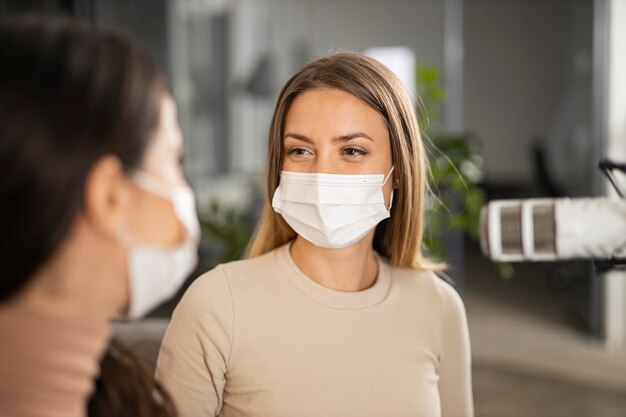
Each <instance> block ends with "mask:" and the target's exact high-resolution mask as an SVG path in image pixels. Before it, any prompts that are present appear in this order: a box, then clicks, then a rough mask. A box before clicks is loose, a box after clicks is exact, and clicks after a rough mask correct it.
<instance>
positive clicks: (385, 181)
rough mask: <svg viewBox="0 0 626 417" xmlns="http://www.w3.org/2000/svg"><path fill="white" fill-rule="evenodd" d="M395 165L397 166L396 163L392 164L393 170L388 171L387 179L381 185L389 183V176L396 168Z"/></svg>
mask: <svg viewBox="0 0 626 417" xmlns="http://www.w3.org/2000/svg"><path fill="white" fill-rule="evenodd" d="M395 167H396V166H395V165H392V166H391V170H390V171H389V173H388V174H387V176H386V177H385V180H384V181H383V183H382V185H381V187H382V186H383V185H385V184H386V183H387V180H388V179H389V177H390V176H391V173H392V172H393V170H394V169H395Z"/></svg>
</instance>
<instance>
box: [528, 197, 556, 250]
mask: <svg viewBox="0 0 626 417" xmlns="http://www.w3.org/2000/svg"><path fill="white" fill-rule="evenodd" d="M555 228H556V225H555V222H554V204H553V203H546V204H537V205H536V206H534V207H533V235H534V247H535V253H536V254H538V255H554V254H556V244H555V241H554V238H555V236H556V230H555Z"/></svg>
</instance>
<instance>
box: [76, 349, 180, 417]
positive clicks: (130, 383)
mask: <svg viewBox="0 0 626 417" xmlns="http://www.w3.org/2000/svg"><path fill="white" fill-rule="evenodd" d="M100 368H101V373H100V376H99V377H98V379H97V380H96V390H95V392H94V394H93V395H92V397H91V399H90V400H89V403H88V406H87V414H88V415H89V417H109V416H115V417H173V416H175V415H176V410H175V409H174V405H173V402H172V399H171V398H170V396H169V395H168V394H167V392H166V391H165V390H164V389H163V387H162V386H161V385H160V384H159V383H158V382H156V381H155V379H154V377H153V376H152V374H150V373H149V372H148V369H147V368H146V367H145V365H144V364H143V363H142V362H141V361H140V360H139V359H138V358H137V357H136V356H135V355H134V354H133V352H131V351H130V350H129V349H127V348H126V347H124V345H122V344H121V343H120V342H119V341H117V340H115V339H113V340H112V341H111V344H110V346H109V350H108V351H107V353H106V354H105V356H104V358H103V359H102V361H101V365H100ZM147 399H149V400H147Z"/></svg>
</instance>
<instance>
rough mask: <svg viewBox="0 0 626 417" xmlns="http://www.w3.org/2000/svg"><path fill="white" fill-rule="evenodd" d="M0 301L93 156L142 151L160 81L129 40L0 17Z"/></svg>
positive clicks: (36, 261)
mask: <svg viewBox="0 0 626 417" xmlns="http://www.w3.org/2000/svg"><path fill="white" fill-rule="evenodd" d="M0 63H1V64H0V268H1V269H2V278H1V279H0V302H2V301H4V300H7V299H8V298H10V297H12V296H13V295H15V294H16V293H17V292H18V291H19V290H20V289H22V288H23V287H25V286H26V284H27V283H28V281H29V279H30V278H31V277H32V276H33V275H34V274H35V273H36V271H37V270H38V269H39V268H41V267H42V266H43V265H44V263H45V262H46V261H47V260H48V259H50V258H51V257H52V256H53V255H54V253H55V250H56V249H57V248H58V247H59V246H60V244H61V242H62V241H63V239H64V238H65V236H66V234H67V232H68V230H69V228H70V226H71V224H72V223H73V221H74V219H75V217H76V215H77V213H78V212H79V210H81V205H82V202H83V189H84V185H85V180H86V178H87V176H88V174H89V172H90V170H91V168H92V167H93V166H94V165H95V163H96V162H97V161H98V160H99V159H101V158H102V157H103V156H106V155H116V156H117V157H118V158H119V159H120V160H121V163H122V164H123V166H124V169H125V170H126V171H132V170H133V169H136V168H139V167H140V166H141V165H142V158H143V155H144V153H145V151H146V148H147V145H148V143H149V141H150V138H151V137H152V135H153V132H154V131H155V129H156V127H157V125H158V119H159V111H160V103H161V100H162V96H163V94H164V93H165V92H168V91H169V90H168V87H167V85H166V82H165V79H164V77H163V76H162V74H161V73H160V71H159V70H158V68H157V67H156V65H155V64H154V63H153V61H152V59H151V58H150V57H149V56H148V55H147V54H146V53H145V52H143V51H142V50H141V49H140V48H138V47H137V46H136V45H134V44H133V43H132V42H130V41H129V40H127V39H125V38H123V37H121V36H119V35H116V34H114V33H110V32H100V31H97V30H95V29H93V28H92V27H90V26H89V25H87V24H85V23H79V22H76V21H71V20H67V19H62V18H50V17H48V18H41V17H33V16H29V17H15V16H13V17H5V18H4V19H2V20H0Z"/></svg>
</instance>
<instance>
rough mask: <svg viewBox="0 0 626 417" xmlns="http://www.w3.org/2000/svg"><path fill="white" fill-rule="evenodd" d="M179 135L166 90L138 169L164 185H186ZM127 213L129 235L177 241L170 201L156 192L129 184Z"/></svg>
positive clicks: (179, 229)
mask: <svg viewBox="0 0 626 417" xmlns="http://www.w3.org/2000/svg"><path fill="white" fill-rule="evenodd" d="M183 145H184V140H183V135H182V132H181V129H180V126H179V124H178V118H177V113H176V103H175V102H174V100H173V99H172V97H171V96H170V95H168V94H164V96H163V99H162V102H161V111H160V120H159V125H158V128H157V130H156V132H155V134H154V137H153V138H152V140H151V143H150V145H149V146H148V149H147V150H146V154H145V159H144V163H143V167H142V171H143V172H145V173H146V174H148V175H150V176H151V177H153V178H154V179H157V180H159V181H160V182H162V183H163V185H164V186H171V187H172V188H175V187H179V186H187V182H186V180H185V177H184V175H183V170H182V166H181V158H182V152H183ZM133 187H134V188H135V191H136V192H135V193H133V195H132V197H131V202H130V207H131V210H130V213H129V217H128V223H127V224H128V229H129V232H130V234H131V235H132V236H134V237H136V238H137V239H139V240H141V242H143V243H145V244H149V245H153V246H174V245H176V244H177V243H180V242H181V241H182V240H183V239H184V237H185V235H186V232H185V229H184V227H183V226H182V224H180V222H179V220H178V219H177V217H176V215H175V213H174V207H173V206H172V203H171V202H170V201H169V200H167V199H165V198H163V197H161V196H159V195H156V194H153V193H151V192H149V191H146V190H144V189H143V188H140V187H139V186H136V185H133Z"/></svg>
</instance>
